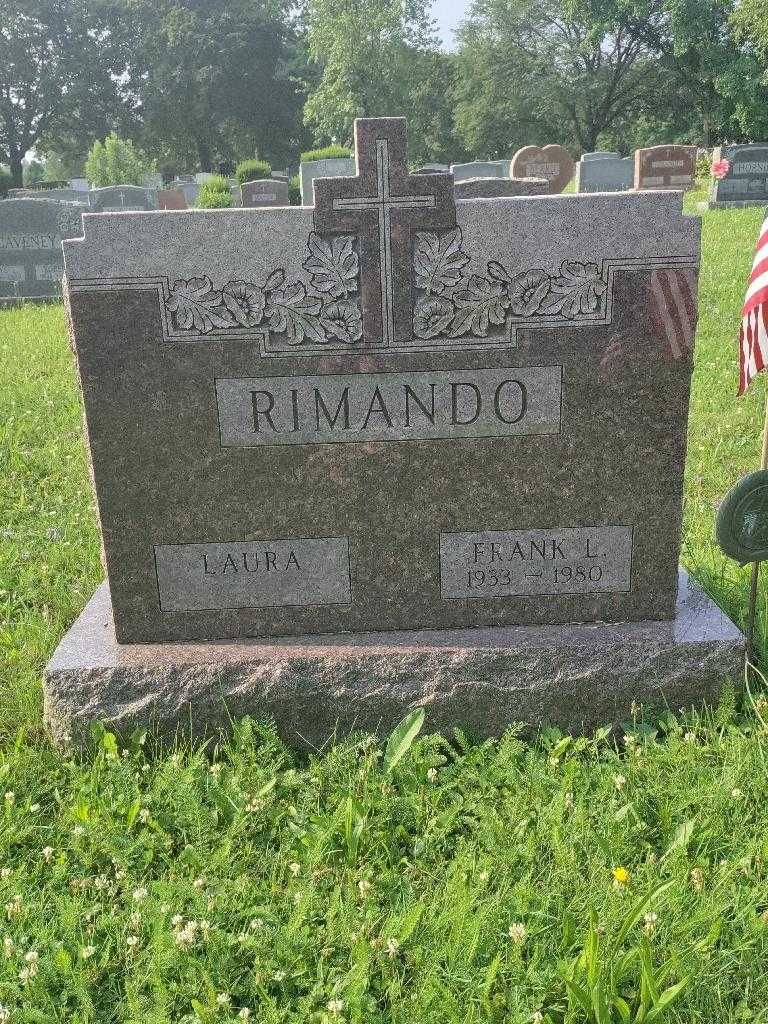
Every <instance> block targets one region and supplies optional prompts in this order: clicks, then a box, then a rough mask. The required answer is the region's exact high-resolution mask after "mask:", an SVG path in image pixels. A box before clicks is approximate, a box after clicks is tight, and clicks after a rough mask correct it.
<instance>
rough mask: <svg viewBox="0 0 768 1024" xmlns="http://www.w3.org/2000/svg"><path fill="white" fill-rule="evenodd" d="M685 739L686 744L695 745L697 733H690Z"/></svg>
mask: <svg viewBox="0 0 768 1024" xmlns="http://www.w3.org/2000/svg"><path fill="white" fill-rule="evenodd" d="M683 739H684V740H685V742H686V743H695V742H696V733H695V732H690V731H688V732H687V733H686V734H685V735H684V736H683Z"/></svg>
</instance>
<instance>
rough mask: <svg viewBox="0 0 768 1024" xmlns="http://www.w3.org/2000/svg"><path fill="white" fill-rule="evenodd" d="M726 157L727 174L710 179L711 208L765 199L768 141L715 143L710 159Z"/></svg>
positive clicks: (767, 194)
mask: <svg viewBox="0 0 768 1024" xmlns="http://www.w3.org/2000/svg"><path fill="white" fill-rule="evenodd" d="M718 160H727V161H728V163H729V164H730V169H729V171H728V174H727V175H726V176H725V177H724V178H723V179H722V180H720V181H718V179H717V178H713V179H712V190H711V194H710V203H709V205H710V208H711V209H727V207H728V206H762V205H763V204H765V203H768V144H766V143H762V144H752V145H732V146H718V147H717V149H716V150H715V152H714V155H713V157H712V162H713V163H715V161H718Z"/></svg>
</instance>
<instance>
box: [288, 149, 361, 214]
mask: <svg viewBox="0 0 768 1024" xmlns="http://www.w3.org/2000/svg"><path fill="white" fill-rule="evenodd" d="M354 173H355V161H354V160H353V159H352V158H350V157H337V158H336V159H333V160H308V161H307V162H306V163H302V164H301V165H300V166H299V184H300V186H301V205H302V206H313V205H314V202H315V199H314V192H313V183H314V180H315V178H339V177H347V176H349V175H350V174H354Z"/></svg>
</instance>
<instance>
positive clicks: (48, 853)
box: [43, 846, 54, 864]
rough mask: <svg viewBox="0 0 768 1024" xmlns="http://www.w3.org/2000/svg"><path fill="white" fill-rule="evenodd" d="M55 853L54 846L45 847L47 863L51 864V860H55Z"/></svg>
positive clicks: (44, 857) (44, 856)
mask: <svg viewBox="0 0 768 1024" xmlns="http://www.w3.org/2000/svg"><path fill="white" fill-rule="evenodd" d="M53 853H54V850H53V847H52V846H44V847H43V860H44V861H45V863H46V864H50V863H51V861H52V860H53Z"/></svg>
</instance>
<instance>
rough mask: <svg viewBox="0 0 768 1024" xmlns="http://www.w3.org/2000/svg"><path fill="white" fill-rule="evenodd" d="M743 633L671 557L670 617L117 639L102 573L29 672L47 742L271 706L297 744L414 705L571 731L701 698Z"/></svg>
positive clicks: (198, 733)
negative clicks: (101, 728)
mask: <svg viewBox="0 0 768 1024" xmlns="http://www.w3.org/2000/svg"><path fill="white" fill-rule="evenodd" d="M743 658H744V638H743V636H742V634H741V633H740V632H739V630H738V629H737V628H736V627H735V626H734V625H733V623H732V622H731V621H730V620H729V619H728V618H727V617H726V616H725V615H724V614H723V612H722V611H721V610H720V609H719V608H718V607H717V606H716V605H715V604H714V602H712V601H711V600H710V599H709V598H708V597H706V595H705V594H703V593H702V591H701V590H700V589H699V587H698V586H697V585H696V584H695V583H694V582H693V581H692V580H691V579H690V577H688V576H687V574H686V573H684V572H681V580H680V589H679V596H678V600H677V604H676V607H675V612H674V617H673V618H672V619H670V620H669V621H666V622H647V621H640V622H630V623H622V624H615V625H606V624H604V623H592V624H590V625H562V626H518V627H507V628H488V629H451V630H426V631H422V632H398V633H386V634H382V633H363V634H347V635H338V636H325V637H317V636H304V637H294V638H277V639H273V640H261V641H255V640H251V641H241V642H232V641H218V642H214V643H197V644H190V643H183V644H129V645H125V644H118V643H116V642H115V632H114V626H113V623H112V615H111V608H110V601H109V592H108V588H107V585H106V584H102V586H101V587H100V588H99V589H98V590H97V591H96V593H95V595H94V596H93V598H92V599H91V600H90V602H89V603H88V605H87V606H86V608H85V610H84V611H83V613H82V614H81V615H80V617H79V618H78V619H77V621H76V622H75V624H74V625H73V626H72V628H71V629H70V630H69V632H68V633H67V635H66V636H65V637H64V639H63V640H62V641H61V643H60V644H59V647H58V649H57V650H56V653H55V654H54V656H53V658H52V659H51V661H50V663H49V665H48V667H47V669H46V673H45V720H46V723H47V726H48V728H49V729H50V731H51V733H52V735H53V738H54V740H55V742H56V743H57V744H58V745H59V746H61V747H70V746H73V745H75V746H77V745H80V744H84V743H87V741H88V731H89V727H90V725H91V723H93V722H103V723H104V724H105V725H106V726H107V727H108V728H110V729H112V730H115V731H116V732H118V733H119V734H120V735H121V736H123V737H128V736H129V735H130V734H131V732H132V731H133V730H134V729H136V728H140V727H145V728H146V727H147V726H149V727H150V728H151V729H152V730H153V731H154V732H156V733H157V734H159V735H161V736H163V737H166V738H170V737H173V736H174V735H176V734H178V733H184V734H189V733H190V725H191V733H192V735H193V737H195V738H202V737H204V736H216V735H219V734H222V733H227V732H229V730H230V729H231V723H232V721H233V720H236V719H237V718H239V717H240V716H242V715H246V714H248V715H252V716H254V717H256V718H266V719H270V720H273V721H274V722H275V724H276V727H277V729H278V731H279V733H280V735H281V736H283V737H284V739H285V740H287V741H288V742H289V743H291V744H292V745H295V746H299V747H310V748H320V747H322V746H324V745H326V744H327V743H328V742H329V741H330V740H331V739H332V738H333V737H334V736H340V735H343V734H345V733H347V732H349V731H350V730H352V729H363V730H367V731H371V732H378V733H379V734H381V735H386V734H387V733H389V732H390V730H391V729H392V727H393V726H394V725H395V724H396V723H397V722H398V721H400V720H401V719H402V718H403V717H404V716H405V715H406V714H407V713H408V712H409V711H411V710H413V709H414V708H416V707H423V708H424V710H425V712H426V719H427V726H426V727H427V728H428V729H432V730H440V731H443V732H446V733H450V731H451V730H452V729H453V728H455V727H457V726H458V727H461V728H462V729H464V730H467V731H469V732H470V733H471V734H474V735H475V736H478V737H484V736H499V735H501V734H502V733H503V732H504V730H505V729H506V728H507V727H508V726H509V724H510V723H512V722H523V723H526V724H527V725H528V726H531V727H536V726H539V725H543V724H552V725H557V726H559V727H560V728H564V729H568V730H572V731H580V730H592V729H594V728H595V727H598V726H601V725H606V724H615V725H618V724H619V723H621V722H622V721H625V720H627V719H629V718H631V716H632V713H633V711H635V710H636V709H637V707H638V706H641V707H643V708H644V709H645V711H646V712H647V713H648V714H649V715H650V714H652V713H653V712H654V711H655V712H660V711H663V710H666V709H667V708H670V709H671V710H673V711H678V710H679V709H681V708H687V707H690V706H698V705H700V704H701V703H702V702H703V701H705V700H706V701H709V702H715V701H717V698H718V695H719V693H720V691H721V689H722V687H723V685H724V683H725V682H726V680H729V679H730V680H731V681H732V682H733V683H734V684H735V685H736V686H738V685H739V684H740V682H741V679H742V664H743Z"/></svg>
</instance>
